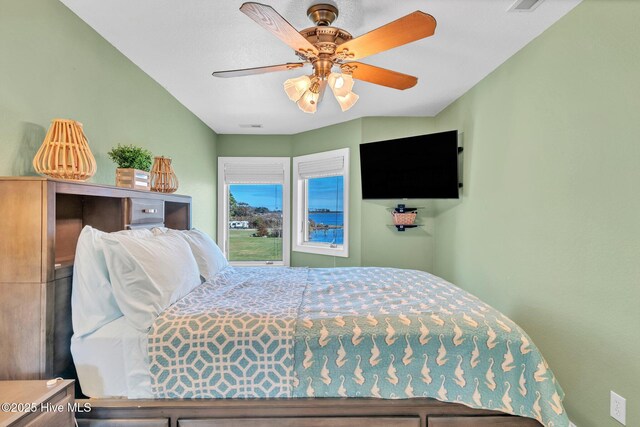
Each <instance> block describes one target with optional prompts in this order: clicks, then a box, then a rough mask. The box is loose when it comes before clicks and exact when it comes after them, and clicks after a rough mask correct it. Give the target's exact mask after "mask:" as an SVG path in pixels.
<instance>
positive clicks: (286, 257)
mask: <svg viewBox="0 0 640 427" xmlns="http://www.w3.org/2000/svg"><path fill="white" fill-rule="evenodd" d="M232 163H233V164H243V165H247V166H251V165H256V166H260V165H273V164H278V165H280V166H282V172H283V175H282V181H276V180H265V181H264V182H258V181H255V180H254V181H252V182H248V181H244V182H243V181H242V179H239V180H238V179H236V180H234V181H232V182H227V181H226V180H225V166H226V165H227V164H232ZM290 175H291V159H290V158H289V157H218V239H217V240H218V246H219V247H220V249H221V250H222V252H223V253H224V254H225V256H226V257H227V259H228V258H229V186H230V185H234V184H282V261H229V263H230V264H231V265H234V266H239V267H242V266H245V267H248V266H289V265H290V252H291V222H290V214H289V213H290V211H291V206H290V205H291V202H290V200H291V196H290V182H291V180H290Z"/></svg>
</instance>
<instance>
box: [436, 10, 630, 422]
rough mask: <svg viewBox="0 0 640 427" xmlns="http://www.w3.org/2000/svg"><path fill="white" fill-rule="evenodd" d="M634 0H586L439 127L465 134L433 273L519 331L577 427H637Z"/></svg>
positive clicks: (441, 118) (440, 222) (443, 117)
mask: <svg viewBox="0 0 640 427" xmlns="http://www.w3.org/2000/svg"><path fill="white" fill-rule="evenodd" d="M638 16H640V2H637V1H630V0H629V1H625V0H609V1H597V0H585V1H584V2H583V3H582V4H581V5H579V6H578V7H576V8H575V9H574V10H573V11H572V12H570V13H569V14H567V15H566V16H565V17H564V18H562V19H561V20H560V21H558V22H557V23H556V24H555V25H554V26H552V27H551V28H550V29H548V30H547V31H546V32H544V33H543V34H542V35H541V36H540V37H538V38H537V39H536V40H534V41H533V42H531V43H530V44H529V45H528V46H526V47H525V48H524V49H523V50H522V51H520V52H519V53H518V54H516V55H515V56H514V57H512V58H511V59H509V60H508V61H507V62H506V63H505V64H504V65H502V66H501V67H499V68H498V69H497V70H496V71H494V72H493V73H492V74H491V75H489V76H488V77H487V78H485V79H484V80H483V81H482V82H480V83H479V84H478V85H477V86H476V87H475V88H473V89H472V90H471V91H469V92H468V93H467V94H465V95H464V96H463V97H462V98H460V99H459V100H458V101H456V102H455V103H454V104H453V105H451V106H450V107H449V108H447V109H446V110H445V111H444V112H442V113H441V114H439V115H438V116H437V118H436V121H437V126H438V127H439V128H440V129H443V130H444V129H449V128H459V129H461V130H463V131H464V141H465V171H464V173H465V187H464V199H463V201H462V203H461V204H460V205H459V206H457V207H455V208H453V209H450V210H449V211H447V212H445V213H443V214H442V215H440V216H438V217H437V218H436V223H435V236H436V264H435V265H436V270H435V271H436V273H437V274H439V275H442V276H444V277H445V278H447V279H449V280H451V281H452V282H454V283H456V284H458V285H460V286H462V287H464V288H466V289H468V290H469V291H471V292H472V293H474V294H476V295H478V296H479V297H481V298H482V299H484V300H485V301H487V302H488V303H490V304H492V305H494V306H495V307H496V308H498V309H500V310H501V311H503V312H504V313H505V314H507V315H508V316H510V317H511V318H513V319H514V320H515V321H516V322H518V323H519V324H520V325H521V326H522V327H523V328H524V329H525V330H526V331H527V332H528V333H529V334H530V335H531V336H532V338H533V339H534V341H535V342H536V344H537V345H538V346H539V347H540V348H541V350H542V352H543V354H544V355H545V357H546V358H547V359H548V361H549V364H550V366H551V367H552V369H553V370H554V371H555V373H556V374H557V377H558V379H559V381H560V384H561V385H562V386H563V387H564V390H565V392H566V393H567V398H566V401H565V403H566V408H567V411H568V413H569V416H570V417H571V419H572V420H573V421H574V422H575V423H576V424H577V425H578V426H579V427H607V426H611V427H615V426H619V425H620V424H618V423H617V422H616V421H614V420H613V419H612V418H610V417H609V390H614V391H616V392H617V393H618V394H621V395H622V396H624V397H626V399H627V426H636V427H638V426H640V387H639V386H638V381H639V380H640V309H639V307H640V262H639V260H640V238H639V237H640V221H638V212H640V197H639V193H638V185H639V184H640V168H639V167H638V160H639V159H640V143H639V142H638V135H640V120H639V119H638V117H639V114H640V96H639V94H640V25H638V20H637V17H638Z"/></svg>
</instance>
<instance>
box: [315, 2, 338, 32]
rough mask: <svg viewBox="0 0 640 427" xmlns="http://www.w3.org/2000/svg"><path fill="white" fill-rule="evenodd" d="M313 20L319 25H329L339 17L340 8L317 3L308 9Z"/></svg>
mask: <svg viewBox="0 0 640 427" xmlns="http://www.w3.org/2000/svg"><path fill="white" fill-rule="evenodd" d="M307 16H308V17H309V19H311V22H313V23H314V24H316V26H319V27H328V26H330V25H331V23H333V21H335V20H336V18H337V17H338V8H337V7H335V6H333V5H331V4H316V5H313V6H311V7H310V8H309V9H307Z"/></svg>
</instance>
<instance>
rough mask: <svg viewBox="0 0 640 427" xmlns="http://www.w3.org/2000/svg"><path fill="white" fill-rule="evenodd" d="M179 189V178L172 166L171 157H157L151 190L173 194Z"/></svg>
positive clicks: (154, 163)
mask: <svg viewBox="0 0 640 427" xmlns="http://www.w3.org/2000/svg"><path fill="white" fill-rule="evenodd" d="M177 189H178V177H177V176H176V174H175V172H174V171H173V167H172V166H171V159H170V158H169V157H164V156H160V157H155V158H154V161H153V168H151V190H152V191H158V192H160V193H173V192H175V191H176V190H177Z"/></svg>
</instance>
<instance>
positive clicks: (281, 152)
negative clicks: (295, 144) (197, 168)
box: [216, 135, 292, 157]
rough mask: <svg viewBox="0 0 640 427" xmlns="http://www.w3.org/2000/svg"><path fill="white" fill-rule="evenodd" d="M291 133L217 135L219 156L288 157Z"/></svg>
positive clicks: (289, 154)
mask: <svg viewBox="0 0 640 427" xmlns="http://www.w3.org/2000/svg"><path fill="white" fill-rule="evenodd" d="M291 139H292V136H291V135H218V140H217V143H216V151H217V155H218V156H220V157H290V156H291Z"/></svg>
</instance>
